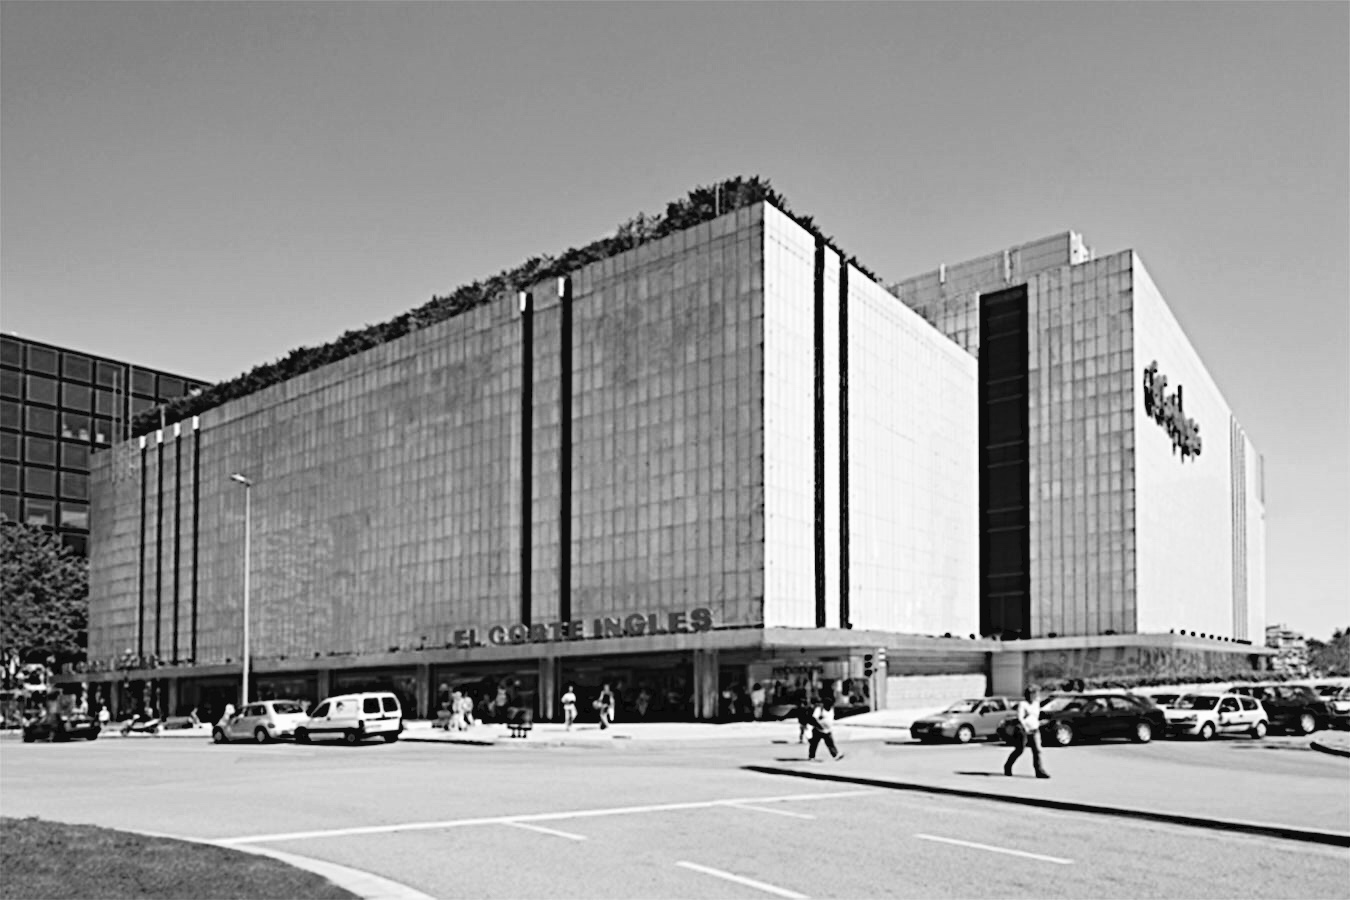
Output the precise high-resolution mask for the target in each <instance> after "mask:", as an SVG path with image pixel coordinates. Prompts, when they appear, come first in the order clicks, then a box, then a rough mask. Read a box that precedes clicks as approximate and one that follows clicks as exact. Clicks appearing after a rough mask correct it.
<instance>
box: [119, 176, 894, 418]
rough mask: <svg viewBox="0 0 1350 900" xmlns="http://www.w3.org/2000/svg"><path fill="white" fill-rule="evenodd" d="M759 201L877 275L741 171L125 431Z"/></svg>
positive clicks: (298, 352)
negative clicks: (580, 243)
mask: <svg viewBox="0 0 1350 900" xmlns="http://www.w3.org/2000/svg"><path fill="white" fill-rule="evenodd" d="M760 202H764V203H768V204H771V205H773V206H774V207H776V208H777V209H778V210H780V211H781V212H783V213H784V214H785V215H787V216H789V217H790V218H791V219H792V220H793V221H795V222H796V223H797V224H798V225H800V226H802V227H803V228H805V229H806V230H807V231H810V232H811V233H812V234H814V235H816V236H817V237H819V238H821V239H822V240H824V241H825V242H826V244H828V245H829V246H830V247H832V248H833V249H835V250H836V251H837V252H839V255H840V256H842V257H844V258H845V259H847V260H848V261H849V262H850V263H852V264H853V266H854V267H855V268H857V269H858V270H859V271H860V272H862V273H864V274H865V275H867V276H868V277H869V278H871V279H872V280H874V281H879V280H880V279H878V278H877V276H876V275H875V274H874V273H873V272H872V271H871V270H870V269H868V268H866V267H865V266H863V265H862V264H861V263H859V262H858V260H857V259H856V258H854V257H851V256H848V255H847V254H845V253H843V252H842V251H840V250H839V248H838V247H837V246H835V244H834V241H833V240H832V239H831V238H829V237H827V236H826V235H823V234H821V232H820V230H819V229H818V228H816V224H815V221H814V220H813V219H812V218H811V217H810V216H800V215H796V214H795V213H793V212H792V210H791V208H790V207H789V206H788V203H787V200H786V199H784V198H783V196H782V195H781V194H779V193H778V192H777V191H775V190H774V189H773V186H772V185H771V184H770V183H769V180H768V179H767V178H760V177H759V176H758V175H752V176H750V177H749V178H743V177H740V176H737V177H735V178H728V179H727V180H725V181H721V182H718V183H716V184H711V185H707V186H706V187H696V188H694V189H693V190H692V191H690V192H689V194H688V196H686V197H685V198H684V199H683V200H675V201H672V202H671V203H668V204H667V205H666V211H665V212H664V213H663V214H661V215H646V214H645V213H638V214H637V215H636V216H634V217H633V218H631V219H629V220H628V221H626V222H624V223H622V224H620V225H619V227H618V228H616V229H615V231H614V234H613V235H610V236H609V237H604V238H601V239H600V240H597V241H593V242H591V243H590V244H587V245H586V246H584V247H573V248H571V249H569V250H567V251H566V252H565V253H563V254H562V255H561V256H557V257H552V256H536V257H533V258H531V259H529V260H526V261H525V262H523V263H521V264H520V265H518V266H516V267H515V268H514V269H508V270H506V271H503V272H499V273H497V274H496V275H493V276H492V277H491V278H488V279H486V280H482V281H475V282H473V283H471V284H466V285H463V286H461V287H459V288H457V289H456V290H455V291H453V292H452V293H450V294H447V295H446V296H444V297H437V296H433V297H432V298H431V300H430V301H429V302H427V303H425V304H423V305H422V306H419V307H418V308H417V309H414V310H412V311H410V312H406V313H404V314H403V315H401V316H398V317H396V318H394V319H391V320H390V321H388V322H382V323H379V324H376V325H367V326H366V327H365V328H362V329H359V330H356V331H348V332H346V333H345V334H343V335H342V336H341V337H339V338H338V339H336V340H333V341H329V342H328V343H326V344H323V345H322V346H319V347H298V348H296V349H295V350H292V351H291V352H290V353H288V354H286V356H285V357H283V358H281V359H279V360H277V361H275V362H270V363H264V364H262V365H258V366H255V367H254V368H253V369H251V370H250V371H248V372H245V373H243V374H242V375H238V376H236V377H234V378H232V379H230V380H229V381H222V382H220V383H218V384H213V385H210V386H209V387H207V388H205V389H203V390H201V391H199V392H197V393H195V394H192V395H189V396H186V397H180V398H178V399H176V400H173V401H170V402H169V403H166V404H164V406H163V407H162V408H161V407H152V408H150V409H147V410H144V411H142V412H140V413H139V414H137V415H136V416H135V417H134V418H133V419H132V421H131V434H132V436H133V437H139V436H140V435H143V434H149V433H151V432H153V431H154V430H155V429H156V428H160V427H163V426H164V425H171V424H173V423H174V422H181V421H183V420H184V419H189V418H191V417H192V416H195V415H200V414H201V413H203V412H205V411H206V410H208V409H213V408H215V407H217V406H220V405H221V404H224V403H228V402H229V401H231V400H237V399H239V398H240V397H246V396H248V395H249V394H253V393H256V392H257V391H261V390H263V389H264V388H268V387H271V386H272V385H275V384H280V383H281V382H283V381H288V380H289V379H291V378H295V377H296V376H298V375H303V374H304V373H306V372H311V371H313V370H315V369H317V368H319V367H321V366H326V365H328V364H329V363H335V362H337V361H339V360H342V359H346V358H347V357H349V356H354V355H356V354H357V353H361V352H364V351H366V350H370V349H371V348H373V347H378V346H379V345H380V344H384V343H386V342H388V341H392V340H396V339H397V338H401V337H403V336H404V335H407V334H410V333H412V332H414V331H417V330H418V329H421V328H426V327H427V326H428V325H434V324H436V323H437V322H443V321H445V320H446V319H452V318H454V317H455V316H458V315H459V314H461V313H463V312H467V311H468V310H470V309H473V308H475V307H478V306H483V305H485V304H487V303H488V302H490V301H491V300H492V299H493V298H494V297H499V296H501V295H502V294H503V293H508V292H513V291H516V290H519V289H521V288H524V287H525V286H527V285H531V284H536V283H538V282H540V281H542V280H544V279H546V278H551V277H557V276H559V275H566V274H568V273H569V272H574V271H576V270H577V269H579V268H581V267H582V266H586V265H589V264H591V263H594V262H599V261H601V260H604V259H608V258H609V257H611V256H617V255H618V254H620V253H624V252H626V251H628V250H632V249H634V248H637V247H641V246H642V245H643V244H648V243H651V242H652V241H658V240H660V239H661V238H663V237H666V236H668V235H671V234H674V233H675V232H677V231H683V230H685V229H687V228H693V227H694V226H695V225H701V224H702V223H704V222H709V221H711V220H713V219H714V218H717V216H719V215H725V214H726V213H729V212H733V211H735V210H738V209H742V208H744V207H747V206H751V205H753V204H755V203H760ZM161 410H162V413H163V415H162V416H161Z"/></svg>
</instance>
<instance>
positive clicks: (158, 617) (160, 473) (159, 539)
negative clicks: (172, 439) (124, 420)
mask: <svg viewBox="0 0 1350 900" xmlns="http://www.w3.org/2000/svg"><path fill="white" fill-rule="evenodd" d="M155 481H156V493H155V656H160V655H162V654H163V652H164V650H163V646H162V645H161V643H160V623H161V622H162V621H163V620H164V441H163V439H162V437H161V439H159V440H156V441H155Z"/></svg>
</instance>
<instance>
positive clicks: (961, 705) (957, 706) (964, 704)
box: [946, 700, 980, 713]
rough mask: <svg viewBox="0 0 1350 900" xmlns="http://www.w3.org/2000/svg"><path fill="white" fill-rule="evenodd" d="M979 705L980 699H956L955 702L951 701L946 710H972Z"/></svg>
mask: <svg viewBox="0 0 1350 900" xmlns="http://www.w3.org/2000/svg"><path fill="white" fill-rule="evenodd" d="M979 705H980V701H978V700H958V701H957V702H956V703H953V704H952V705H951V706H949V707H947V709H946V712H949V713H969V712H974V711H975V707H977V706H979Z"/></svg>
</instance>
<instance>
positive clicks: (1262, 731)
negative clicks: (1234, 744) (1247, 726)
mask: <svg viewBox="0 0 1350 900" xmlns="http://www.w3.org/2000/svg"><path fill="white" fill-rule="evenodd" d="M1265 736H1266V723H1265V722H1257V723H1256V724H1255V725H1253V726H1252V737H1254V738H1256V739H1257V740H1258V741H1259V740H1261V738H1263V737H1265Z"/></svg>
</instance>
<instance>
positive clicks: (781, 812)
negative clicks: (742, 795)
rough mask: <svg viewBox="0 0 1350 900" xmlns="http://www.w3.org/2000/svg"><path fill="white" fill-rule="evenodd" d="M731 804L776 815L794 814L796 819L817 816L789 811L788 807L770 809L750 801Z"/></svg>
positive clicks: (739, 807) (793, 816)
mask: <svg viewBox="0 0 1350 900" xmlns="http://www.w3.org/2000/svg"><path fill="white" fill-rule="evenodd" d="M731 805H732V806H734V807H735V808H736V809H752V810H754V811H755V812H766V813H773V814H774V815H775V816H792V818H794V819H814V818H815V816H810V815H807V814H806V813H798V812H788V811H787V810H786V809H768V808H767V807H763V806H751V805H750V804H749V803H733V804H731Z"/></svg>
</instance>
